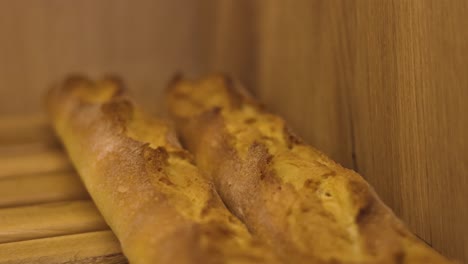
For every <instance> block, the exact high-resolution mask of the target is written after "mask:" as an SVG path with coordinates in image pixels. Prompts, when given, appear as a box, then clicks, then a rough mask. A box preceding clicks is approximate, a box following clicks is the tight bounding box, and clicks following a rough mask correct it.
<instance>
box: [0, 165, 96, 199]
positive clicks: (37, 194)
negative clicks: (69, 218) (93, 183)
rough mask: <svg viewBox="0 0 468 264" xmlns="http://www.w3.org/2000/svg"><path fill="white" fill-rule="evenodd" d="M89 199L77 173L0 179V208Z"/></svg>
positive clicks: (56, 173) (55, 173)
mask: <svg viewBox="0 0 468 264" xmlns="http://www.w3.org/2000/svg"><path fill="white" fill-rule="evenodd" d="M82 199H89V195H88V192H87V191H86V189H85V187H84V186H83V184H82V183H81V181H80V179H79V176H78V175H77V174H76V173H75V172H54V173H43V174H32V175H23V176H17V177H7V178H4V179H0V208H2V207H15V206H24V205H33V204H40V203H47V202H55V201H71V200H82Z"/></svg>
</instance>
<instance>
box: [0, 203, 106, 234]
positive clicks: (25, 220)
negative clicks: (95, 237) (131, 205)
mask: <svg viewBox="0 0 468 264" xmlns="http://www.w3.org/2000/svg"><path fill="white" fill-rule="evenodd" d="M106 229H108V226H107V224H106V223H105V222H104V220H103V219H102V217H101V215H100V214H99V212H98V210H97V209H96V206H95V205H94V203H93V202H92V201H91V200H82V201H69V202H56V203H44V204H39V205H32V206H23V207H14V208H4V209H0V243H5V242H15V241H22V240H30V239H35V238H44V237H53V236H60V235H69V234H77V233H85V232H91V231H99V230H106Z"/></svg>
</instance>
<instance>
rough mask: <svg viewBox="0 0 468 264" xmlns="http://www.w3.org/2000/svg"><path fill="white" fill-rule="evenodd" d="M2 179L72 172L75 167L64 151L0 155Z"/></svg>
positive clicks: (0, 174) (0, 177)
mask: <svg viewBox="0 0 468 264" xmlns="http://www.w3.org/2000/svg"><path fill="white" fill-rule="evenodd" d="M0 168H2V169H1V170H0V179H2V178H7V177H13V176H19V175H28V174H40V173H51V172H63V171H71V170H72V169H73V165H72V164H71V162H70V160H69V159H68V157H67V155H66V154H65V153H64V152H63V150H47V151H39V152H26V153H19V154H13V155H0Z"/></svg>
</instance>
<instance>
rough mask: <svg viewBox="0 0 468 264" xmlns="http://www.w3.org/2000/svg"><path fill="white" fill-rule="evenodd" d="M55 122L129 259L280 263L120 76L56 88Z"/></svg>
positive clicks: (51, 103) (52, 96)
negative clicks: (134, 100)
mask: <svg viewBox="0 0 468 264" xmlns="http://www.w3.org/2000/svg"><path fill="white" fill-rule="evenodd" d="M47 105H48V110H49V113H50V116H51V117H52V120H53V125H54V127H55V130H56V132H57V134H58V135H59V137H60V139H61V140H62V141H63V143H64V145H65V148H66V150H67V152H68V154H69V156H70V158H71V159H72V161H73V164H74V165H75V167H76V169H77V170H78V172H79V174H80V176H81V179H82V180H83V182H84V184H85V186H86V188H87V189H88V191H89V193H90V195H91V196H92V198H93V200H94V202H95V203H96V205H97V207H98V208H99V210H100V212H101V213H102V215H103V217H104V218H105V220H106V222H107V223H108V224H109V226H110V227H111V228H112V230H113V231H114V232H115V234H116V235H117V237H118V239H119V241H120V243H121V245H122V248H123V251H124V254H125V255H126V256H127V257H128V259H129V260H130V263H134V264H140V263H145V264H146V263H148V264H149V263H151V264H153V263H277V261H276V257H275V256H274V255H273V254H272V253H270V251H269V250H268V249H266V247H264V246H262V244H261V243H259V242H257V241H255V240H254V239H252V237H251V235H250V233H249V232H248V230H247V229H246V228H245V226H244V225H243V224H242V223H241V222H240V221H239V220H238V219H237V218H236V217H235V216H233V215H232V214H231V213H230V212H229V211H228V210H227V209H226V207H225V206H224V204H223V203H222V201H221V199H220V197H219V196H218V195H217V193H216V192H215V190H214V187H213V186H212V184H211V183H210V182H209V181H208V180H207V179H206V178H204V177H203V176H202V175H201V174H200V173H199V171H198V169H197V168H196V167H195V166H194V165H193V162H192V158H191V156H190V155H189V153H188V152H187V151H185V150H183V149H181V147H180V146H179V143H178V141H177V139H176V136H175V134H174V132H173V131H172V130H171V129H170V126H168V125H167V124H166V123H165V122H163V121H161V120H158V119H153V118H150V117H148V116H147V115H146V114H145V113H143V112H142V111H141V110H139V108H137V107H135V106H134V104H133V103H132V102H131V101H130V100H129V99H128V98H127V97H126V96H125V92H124V91H123V88H122V86H121V85H120V84H119V82H118V81H116V80H115V79H113V78H108V79H105V80H103V81H98V82H91V81H89V80H87V79H86V78H83V77H72V78H69V79H68V80H66V81H65V83H64V84H63V85H61V86H58V87H56V88H54V89H52V90H51V91H50V92H49V94H48V97H47Z"/></svg>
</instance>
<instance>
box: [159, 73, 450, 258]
mask: <svg viewBox="0 0 468 264" xmlns="http://www.w3.org/2000/svg"><path fill="white" fill-rule="evenodd" d="M167 102H168V108H169V112H170V113H171V115H172V117H173V118H174V120H175V122H176V126H177V129H178V132H179V133H180V135H181V137H182V140H183V143H184V144H186V146H187V147H188V149H189V150H190V151H192V153H194V155H195V160H196V162H197V165H198V166H199V168H200V169H201V170H202V171H203V172H204V173H206V174H207V175H209V176H210V177H212V179H213V181H214V183H215V186H216V188H217V191H218V193H219V194H220V196H221V197H222V199H223V200H224V202H225V203H226V205H227V206H228V208H229V209H230V210H231V211H232V212H233V213H234V214H235V215H237V216H238V217H239V218H240V219H241V220H242V221H244V223H245V224H246V225H247V227H248V228H249V229H250V230H251V231H252V233H253V234H254V235H257V236H258V237H260V238H261V239H263V240H264V241H266V242H267V243H268V244H269V245H270V246H272V247H273V248H275V249H276V250H277V251H278V253H279V254H280V255H281V256H282V258H283V259H284V260H288V261H290V263H449V261H448V260H447V259H445V258H444V257H443V256H441V255H440V254H438V253H437V252H436V251H434V250H433V249H431V248H430V247H428V246H426V245H425V244H424V243H423V242H421V241H420V240H419V239H418V238H416V237H415V236H414V235H412V234H411V233H410V232H409V231H408V230H407V229H406V228H405V226H404V225H403V224H402V223H401V222H400V220H398V219H397V217H395V215H394V214H393V213H392V211H391V210H390V209H389V208H388V207H387V206H385V205H384V204H383V203H382V202H381V200H380V199H379V198H378V196H377V195H376V194H375V192H374V191H373V189H372V188H371V187H370V186H369V184H368V183H367V182H366V181H365V180H364V179H363V178H362V177H361V176H360V175H358V174H357V173H355V172H354V171H352V170H348V169H345V168H343V167H341V166H340V165H338V164H336V163H335V162H333V161H332V160H330V159H329V158H328V157H326V156H324V155H323V154H322V153H320V152H319V151H317V150H315V149H314V148H312V147H310V146H307V145H306V144H304V143H303V142H302V141H301V140H300V139H299V138H298V137H296V136H295V135H293V134H292V133H291V132H290V131H289V129H288V128H287V126H286V125H285V122H284V120H283V119H281V118H280V117H278V116H276V115H273V114H271V113H269V112H267V111H265V110H264V109H263V107H262V106H260V105H259V104H258V103H256V102H255V101H254V100H253V99H252V98H251V97H250V96H249V95H248V94H247V93H246V92H245V91H244V90H242V89H241V87H239V85H237V84H236V83H235V82H233V81H231V80H230V79H228V78H225V77H223V76H219V75H215V76H211V77H207V78H204V79H201V80H197V81H191V80H184V79H182V78H176V79H175V80H174V82H172V83H171V85H170V87H169V90H168V97H167Z"/></svg>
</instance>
